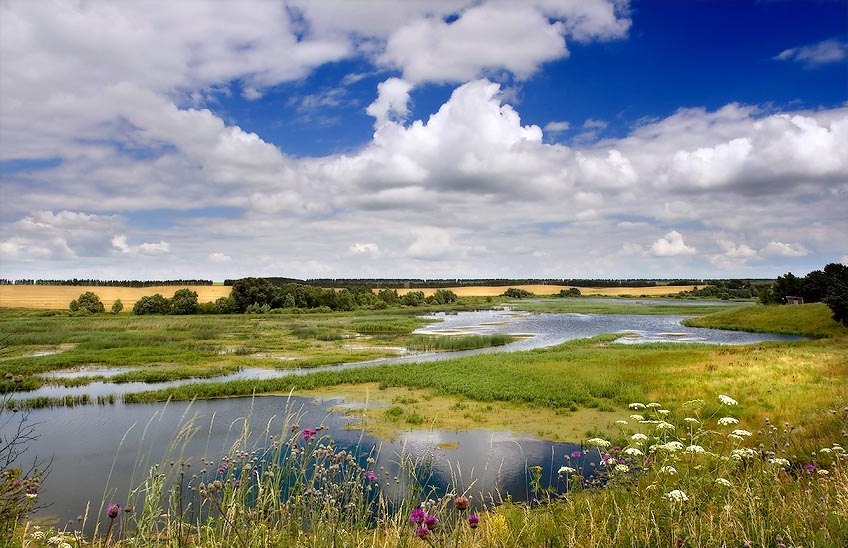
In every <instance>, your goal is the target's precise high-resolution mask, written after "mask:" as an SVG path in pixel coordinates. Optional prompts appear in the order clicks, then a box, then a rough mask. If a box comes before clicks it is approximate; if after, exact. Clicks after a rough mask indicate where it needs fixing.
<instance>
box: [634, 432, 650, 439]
mask: <svg viewBox="0 0 848 548" xmlns="http://www.w3.org/2000/svg"><path fill="white" fill-rule="evenodd" d="M630 439H631V440H633V441H645V440H646V439H648V436H646V435H645V434H640V433H639V432H637V433H635V434H633V435H632V436H630Z"/></svg>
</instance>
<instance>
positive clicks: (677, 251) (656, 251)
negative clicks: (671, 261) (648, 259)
mask: <svg viewBox="0 0 848 548" xmlns="http://www.w3.org/2000/svg"><path fill="white" fill-rule="evenodd" d="M648 252H649V253H650V254H651V255H654V256H656V257H675V256H678V255H694V254H695V248H694V247H689V246H687V245H686V243H685V242H684V241H683V235H682V234H680V233H679V232H678V231H676V230H672V231H671V232H669V233H668V234H666V235H665V237H664V238H660V239H658V240H657V241H655V242H654V243H653V244H651V247H650V249H649V250H648Z"/></svg>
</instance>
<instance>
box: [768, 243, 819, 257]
mask: <svg viewBox="0 0 848 548" xmlns="http://www.w3.org/2000/svg"><path fill="white" fill-rule="evenodd" d="M760 252H761V253H762V254H763V255H770V256H772V257H803V256H804V255H806V254H807V253H808V251H807V250H806V249H804V246H802V245H800V244H788V243H784V242H769V243H768V244H767V245H766V246H765V247H764V248H763V249H762V250H761V251H760Z"/></svg>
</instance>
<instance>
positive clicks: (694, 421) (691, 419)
mask: <svg viewBox="0 0 848 548" xmlns="http://www.w3.org/2000/svg"><path fill="white" fill-rule="evenodd" d="M683 420H685V421H686V422H691V423H692V424H700V423H701V421H699V420H698V419H694V418H692V417H686V418H685V419H683Z"/></svg>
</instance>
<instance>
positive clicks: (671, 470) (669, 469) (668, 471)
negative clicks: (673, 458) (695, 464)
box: [660, 466, 677, 476]
mask: <svg viewBox="0 0 848 548" xmlns="http://www.w3.org/2000/svg"><path fill="white" fill-rule="evenodd" d="M660 474H663V475H666V476H674V475H676V474H677V468H675V467H674V466H663V467H662V468H660Z"/></svg>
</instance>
